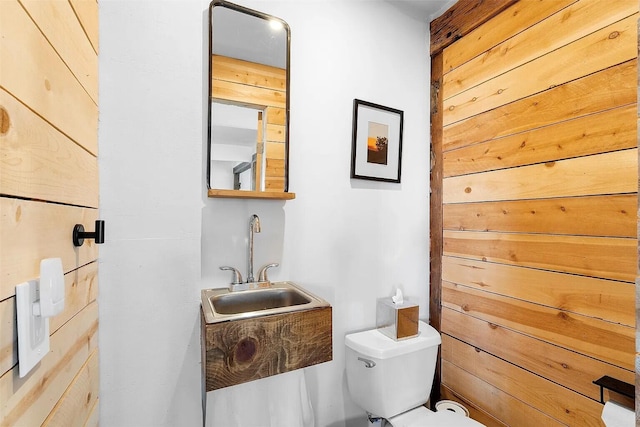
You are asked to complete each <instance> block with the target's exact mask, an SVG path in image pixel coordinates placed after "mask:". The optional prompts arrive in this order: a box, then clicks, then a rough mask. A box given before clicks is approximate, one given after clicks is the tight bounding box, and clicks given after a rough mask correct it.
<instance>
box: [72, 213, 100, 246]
mask: <svg viewBox="0 0 640 427" xmlns="http://www.w3.org/2000/svg"><path fill="white" fill-rule="evenodd" d="M84 239H95V241H96V243H97V244H100V243H104V220H101V219H98V220H96V231H84V226H83V225H82V224H76V225H75V227H73V246H82V244H83V243H84Z"/></svg>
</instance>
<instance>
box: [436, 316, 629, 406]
mask: <svg viewBox="0 0 640 427" xmlns="http://www.w3.org/2000/svg"><path fill="white" fill-rule="evenodd" d="M442 320H443V323H442V325H443V331H442V332H443V333H446V334H448V335H451V336H453V337H455V338H457V339H459V340H461V341H464V342H466V343H467V344H469V345H471V346H473V347H476V348H479V349H482V350H483V351H486V352H487V353H490V354H492V355H494V356H496V357H498V358H500V359H503V360H506V361H508V362H509V363H512V364H514V365H517V366H520V367H521V368H523V369H525V370H527V371H530V372H535V373H536V374H537V375H539V376H542V377H544V378H546V379H548V380H550V381H552V382H554V383H556V384H562V385H563V386H564V387H567V388H569V389H571V390H573V391H575V392H578V393H580V394H583V395H585V396H587V397H590V398H591V399H593V400H600V388H599V387H598V386H597V385H595V384H593V381H594V380H595V379H598V378H600V377H602V376H603V375H609V376H611V377H613V378H618V379H620V380H622V381H627V382H630V383H633V381H634V373H633V371H630V370H626V369H622V368H618V367H617V366H614V365H611V364H609V363H605V362H602V361H599V360H596V359H593V358H591V357H587V356H584V355H582V354H579V353H576V352H575V351H571V350H567V349H565V348H562V347H558V346H556V345H553V344H551V343H548V342H546V341H542V340H538V339H535V338H532V337H530V336H527V335H524V334H521V333H519V332H517V331H514V330H512V329H507V328H504V327H502V326H499V325H496V324H494V323H489V322H486V321H484V320H481V319H477V318H475V317H472V316H467V315H465V314H463V313H460V312H458V311H455V310H451V309H448V308H444V309H443V310H442ZM522 349H526V351H522Z"/></svg>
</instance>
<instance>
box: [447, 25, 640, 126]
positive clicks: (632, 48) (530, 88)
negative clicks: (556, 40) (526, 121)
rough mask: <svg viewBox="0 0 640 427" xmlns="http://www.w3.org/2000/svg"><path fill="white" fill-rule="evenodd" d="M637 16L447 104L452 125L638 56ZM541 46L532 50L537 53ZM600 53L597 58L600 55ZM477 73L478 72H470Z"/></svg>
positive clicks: (533, 47)
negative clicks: (535, 50) (536, 50)
mask: <svg viewBox="0 0 640 427" xmlns="http://www.w3.org/2000/svg"><path fill="white" fill-rule="evenodd" d="M636 20H637V14H634V15H632V16H630V17H628V18H625V19H623V20H621V21H619V22H616V23H614V24H612V25H609V26H607V27H605V28H603V29H601V30H599V31H596V32H595V33H592V34H590V35H588V36H586V37H583V38H581V39H579V40H576V41H575V42H574V43H571V44H569V45H566V46H563V47H561V48H559V49H557V50H554V51H551V52H549V53H548V54H546V55H544V56H541V57H540V58H538V59H535V60H532V61H530V62H527V63H526V64H524V65H522V66H520V67H518V68H515V69H513V70H511V71H508V72H506V73H504V74H502V75H500V76H497V77H495V78H493V79H491V80H488V81H486V82H485V83H482V84H480V85H478V86H476V87H474V88H471V89H469V90H467V91H465V92H463V93H460V94H459V95H454V96H452V97H450V98H448V99H445V101H444V117H443V123H444V125H445V126H446V125H448V124H451V123H454V122H457V121H460V120H462V119H465V118H467V117H470V116H474V115H477V114H479V113H482V112H484V111H488V110H491V109H493V108H496V107H500V106H502V105H505V104H508V103H510V102H513V101H516V100H518V99H521V98H525V97H527V96H530V95H533V94H536V93H538V92H542V91H544V90H547V89H549V88H552V87H554V86H559V85H562V84H564V83H567V82H569V81H571V80H575V79H578V78H580V77H583V76H585V75H587V74H591V73H595V72H597V71H600V70H604V69H606V68H608V67H611V66H612V65H616V64H621V63H623V62H625V61H629V60H631V59H633V58H635V57H636V56H637V48H636V44H635V41H636V32H637V31H636ZM536 47H537V46H531V48H532V49H535V48H536ZM596 53H597V54H596ZM469 72H470V73H473V72H475V70H474V69H470V70H469Z"/></svg>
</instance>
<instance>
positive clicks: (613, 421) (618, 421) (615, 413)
mask: <svg viewBox="0 0 640 427" xmlns="http://www.w3.org/2000/svg"><path fill="white" fill-rule="evenodd" d="M602 421H604V424H605V425H606V426H607V427H633V426H635V425H636V414H635V412H634V411H632V410H631V409H627V408H625V407H624V406H620V405H618V404H616V403H613V402H607V403H605V404H604V408H603V409H602Z"/></svg>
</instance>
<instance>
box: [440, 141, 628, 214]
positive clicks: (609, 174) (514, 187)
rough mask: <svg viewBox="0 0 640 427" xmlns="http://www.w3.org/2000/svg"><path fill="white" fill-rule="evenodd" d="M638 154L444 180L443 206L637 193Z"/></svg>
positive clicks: (621, 153)
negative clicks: (448, 204)
mask: <svg viewBox="0 0 640 427" xmlns="http://www.w3.org/2000/svg"><path fill="white" fill-rule="evenodd" d="M636 151H637V149H636V148H634V149H629V150H620V151H614V152H609V153H601V154H597V155H590V156H584V157H576V158H572V159H566V160H558V161H553V162H546V163H537V164H533V165H528V166H522V167H517V168H510V169H499V170H495V171H488V172H479V173H474V174H469V175H460V176H454V177H449V178H444V179H443V184H442V185H443V193H444V194H443V203H464V202H481V201H497V200H517V199H534V198H540V199H541V198H552V197H568V196H590V195H597V194H598V195H599V194H622V193H634V192H636V191H637V188H636V182H637V176H638V155H637V152H636ZM531 177H536V179H531Z"/></svg>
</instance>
